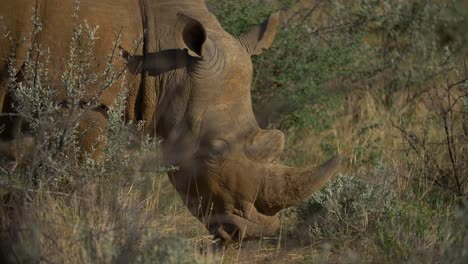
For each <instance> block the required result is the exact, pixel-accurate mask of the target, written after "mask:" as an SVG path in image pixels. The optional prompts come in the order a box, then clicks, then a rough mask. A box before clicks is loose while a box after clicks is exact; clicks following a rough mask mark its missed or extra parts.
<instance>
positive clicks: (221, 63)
mask: <svg viewBox="0 0 468 264" xmlns="http://www.w3.org/2000/svg"><path fill="white" fill-rule="evenodd" d="M37 4H38V10H39V15H40V19H41V21H42V24H43V30H42V32H40V34H39V36H38V40H39V41H40V43H41V46H42V47H48V48H50V50H51V51H52V55H53V56H52V57H53V60H54V61H53V62H52V65H54V66H55V68H54V71H56V72H58V73H60V72H61V71H63V68H64V61H63V58H66V56H67V52H68V45H69V43H70V39H71V36H72V28H73V24H72V23H73V20H72V18H71V14H72V12H73V1H72V0H39V1H38V2H37ZM34 5H35V1H33V0H15V1H3V0H2V1H0V16H2V17H3V23H5V24H6V27H7V28H8V29H9V30H10V32H11V34H13V36H14V37H15V38H17V39H21V38H22V37H25V36H27V34H28V33H29V32H31V31H32V23H31V17H32V14H33V11H34V8H33V7H34ZM79 17H80V18H84V19H86V20H87V22H88V23H89V24H90V25H99V31H98V32H99V40H98V42H97V46H96V48H95V55H96V61H97V63H98V64H102V65H104V64H105V62H106V56H107V54H108V52H109V50H111V48H112V45H113V44H112V41H113V40H114V39H115V32H121V34H122V40H121V47H122V49H123V50H124V52H123V53H122V54H123V55H124V56H125V59H126V60H121V61H122V62H121V63H122V66H125V65H124V63H125V61H126V62H127V63H128V64H127V65H126V66H127V67H128V69H129V70H128V75H129V76H127V79H128V80H131V81H130V88H129V95H128V98H127V105H126V119H127V120H129V121H140V120H142V121H144V122H145V124H146V125H147V126H148V130H149V131H152V133H154V134H155V135H157V136H158V137H160V138H162V139H163V143H162V149H163V154H164V159H165V161H166V162H167V163H168V164H171V165H175V166H178V167H179V169H178V170H176V171H173V172H170V173H169V175H168V176H169V179H170V181H171V182H172V184H173V185H174V187H175V188H176V189H177V191H178V193H179V194H180V196H181V197H182V200H183V201H184V203H185V204H186V206H187V207H188V209H189V210H190V212H191V213H192V214H193V215H194V216H195V217H197V218H198V219H199V220H200V221H201V222H202V223H203V224H204V225H205V226H206V228H207V229H208V230H209V232H210V233H211V234H213V235H214V236H215V237H218V238H221V239H222V240H231V239H242V238H251V237H259V236H261V235H272V234H275V232H276V231H277V230H278V227H279V221H278V215H277V214H278V212H279V211H280V210H281V209H283V208H286V207H289V206H292V205H296V204H298V203H300V202H301V201H302V200H303V199H304V198H306V197H308V196H310V194H312V193H313V192H315V191H317V190H318V189H319V188H320V187H321V186H323V185H324V184H325V183H326V182H327V181H328V180H329V179H330V178H331V177H332V175H333V173H334V171H335V169H336V168H337V167H338V166H339V163H340V159H339V158H338V157H335V158H332V159H331V160H329V161H327V162H325V163H324V164H323V165H321V166H320V167H318V168H316V169H314V170H311V171H309V170H304V169H298V168H292V167H287V166H284V165H281V164H279V163H277V162H276V160H277V158H278V156H279V155H280V154H281V152H282V149H283V144H284V135H283V133H282V132H280V131H278V130H264V129H261V128H260V127H259V125H258V123H257V121H256V119H255V116H254V114H253V111H252V103H251V95H250V85H251V81H252V62H251V56H253V55H259V54H261V53H262V50H263V49H265V48H268V47H269V46H270V45H271V43H272V41H273V38H274V36H275V34H276V26H277V25H278V23H279V14H278V13H275V14H272V15H271V16H270V17H269V18H268V19H267V20H266V21H264V22H263V23H262V24H259V25H258V26H255V27H253V28H252V29H251V30H250V31H248V32H246V33H245V34H243V35H242V36H241V37H239V38H236V37H233V36H232V35H230V34H228V33H227V32H225V31H224V30H223V28H222V27H221V25H220V24H219V22H218V20H217V19H216V17H215V16H214V15H213V14H211V13H210V12H209V11H208V9H207V7H206V4H205V2H204V1H203V0H81V4H80V11H79ZM141 36H143V44H142V45H141V46H140V47H139V48H138V49H137V50H136V53H135V54H130V53H128V52H127V51H130V50H132V48H133V47H134V41H135V40H137V39H138V38H140V37H141ZM24 46H25V44H24V43H23V44H22V45H19V46H13V45H11V43H10V42H8V41H6V40H5V39H3V40H2V39H0V58H1V61H0V108H1V112H2V113H11V112H13V109H12V99H11V96H9V93H8V91H7V88H6V79H7V78H8V69H7V58H8V56H9V54H11V52H14V53H15V59H16V61H17V62H18V63H20V64H21V63H22V62H23V61H24V56H25V52H26V48H25V47H24ZM18 74H20V73H18ZM56 75H57V76H60V74H56ZM57 78H60V77H57ZM57 83H60V81H59V80H58V81H57ZM57 89H60V87H57ZM119 89H120V87H119V85H116V86H115V87H111V88H110V89H108V90H107V91H106V92H104V93H103V94H102V96H101V97H100V98H99V103H100V104H101V106H103V107H99V108H96V109H93V110H90V111H88V112H87V114H86V115H85V116H84V117H83V118H82V119H81V121H80V126H79V129H81V130H83V131H87V133H84V135H82V136H80V138H79V140H80V144H82V147H83V148H84V149H86V150H88V151H89V150H90V149H91V147H92V146H94V145H96V140H97V139H98V137H99V135H100V133H101V130H102V129H103V128H104V127H105V126H106V122H107V120H106V111H105V109H106V107H109V106H111V105H112V103H113V102H114V100H115V99H116V96H117V94H118V93H119ZM89 93H90V94H92V93H93V91H92V89H90V91H89ZM64 100H66V99H64ZM0 121H1V122H2V123H3V125H5V126H6V129H5V131H3V132H2V134H1V141H0V149H1V150H0V154H1V155H3V156H8V157H11V158H16V159H19V158H20V157H19V156H21V155H22V154H20V153H21V152H22V151H21V150H18V149H17V148H15V147H13V146H18V145H22V144H21V142H23V141H25V139H24V138H21V136H18V135H20V134H21V133H18V128H17V126H15V123H16V122H17V120H15V118H14V117H11V116H9V115H4V116H2V117H1V119H0ZM18 142H19V144H18ZM24 148H26V147H24ZM98 155H99V153H96V158H97V157H98Z"/></svg>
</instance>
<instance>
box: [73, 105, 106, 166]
mask: <svg viewBox="0 0 468 264" xmlns="http://www.w3.org/2000/svg"><path fill="white" fill-rule="evenodd" d="M106 126H107V110H106V109H104V108H99V107H98V108H95V109H91V110H88V111H87V112H86V113H85V114H84V115H83V116H82V117H81V120H80V121H79V126H78V144H79V146H80V147H81V150H83V151H84V152H85V153H88V154H90V155H91V158H93V159H95V160H97V159H99V156H100V154H101V152H102V150H103V148H104V146H105V143H106V139H105V138H104V137H103V131H104V130H105V129H106Z"/></svg>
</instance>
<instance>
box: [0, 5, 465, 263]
mask: <svg viewBox="0 0 468 264" xmlns="http://www.w3.org/2000/svg"><path fill="white" fill-rule="evenodd" d="M207 2H208V4H209V7H210V9H211V10H212V11H213V12H214V13H215V14H216V15H217V17H218V18H219V20H220V22H221V24H222V25H223V26H224V28H225V29H226V30H227V31H228V32H231V33H232V34H233V35H239V34H241V33H242V32H244V31H245V30H246V29H247V28H248V27H249V26H251V25H253V24H257V23H258V22H259V21H258V20H259V18H260V17H265V18H266V17H267V16H268V14H270V13H272V12H274V11H276V10H283V12H282V18H283V24H282V25H281V30H280V31H279V33H278V36H277V39H276V40H275V42H274V45H273V47H272V48H271V49H270V50H268V51H265V52H264V54H263V55H262V56H259V57H256V58H254V64H255V65H254V68H255V73H254V76H255V77H254V82H253V96H254V109H255V112H256V115H257V119H258V121H259V123H260V124H261V125H262V126H264V127H274V128H279V129H281V130H282V131H284V132H285V133H286V138H287V140H288V142H287V143H286V150H285V152H284V153H283V155H282V159H283V160H285V161H287V162H289V163H292V164H296V165H303V166H313V165H314V164H318V163H319V162H320V161H323V160H324V159H326V158H328V157H330V156H332V155H334V154H336V153H337V152H338V153H340V154H341V155H342V156H344V157H345V159H346V164H345V166H344V168H343V169H342V171H341V174H340V175H339V176H338V177H336V178H335V179H334V180H333V181H332V182H331V183H330V184H329V185H327V187H326V188H325V189H323V190H322V191H320V192H318V193H316V194H315V195H313V196H312V197H310V198H309V199H308V200H307V201H305V202H304V203H303V204H301V205H300V206H298V207H294V208H290V209H288V210H285V211H284V212H283V213H282V218H281V221H282V228H281V232H280V234H279V237H276V238H265V239H262V240H259V241H246V242H244V243H242V245H238V247H237V248H234V247H229V248H227V249H225V250H224V251H219V252H211V250H210V249H211V247H210V239H209V236H207V233H206V231H205V230H204V228H203V226H202V225H201V224H199V223H198V222H197V220H196V219H195V218H193V217H192V216H190V214H189V213H188V212H187V210H186V209H185V207H184V206H182V203H181V201H180V200H179V198H178V196H177V195H176V193H175V191H174V190H173V188H172V186H171V185H170V183H169V182H168V180H167V177H166V176H165V175H164V172H165V171H166V170H168V169H170V168H162V167H161V166H159V165H157V164H158V155H159V154H158V152H157V149H158V146H157V144H155V143H153V141H151V140H150V139H148V138H146V137H144V136H141V134H140V133H139V130H140V127H141V124H136V125H126V124H124V123H123V121H122V120H123V118H122V111H123V100H124V98H125V93H122V94H121V95H120V97H119V100H118V102H117V103H116V105H115V107H113V108H112V110H111V111H110V114H109V117H110V121H109V126H108V128H107V131H106V135H107V144H106V146H107V147H106V149H105V150H104V153H105V154H104V157H105V158H104V160H102V161H101V162H102V163H101V164H96V163H95V161H94V160H92V159H91V158H90V157H88V156H86V157H82V156H80V154H79V153H81V152H79V144H77V142H76V141H77V139H76V135H77V133H78V123H77V120H78V119H79V117H80V115H82V114H83V113H84V111H86V110H87V109H90V108H92V107H94V106H95V105H94V104H93V102H91V103H89V104H88V105H85V106H80V105H79V103H78V102H79V101H80V99H81V98H82V96H84V91H85V90H86V88H87V87H89V86H96V85H98V86H99V87H101V89H102V90H105V89H106V88H107V87H109V86H110V85H111V84H115V83H121V85H122V87H123V88H125V80H122V78H118V77H119V76H120V73H121V69H115V68H114V66H113V61H115V60H117V59H119V58H118V56H115V52H116V50H115V49H114V50H113V51H110V54H109V63H108V65H107V66H106V67H105V69H104V70H103V71H102V70H101V71H98V70H97V69H96V68H95V67H94V66H93V65H92V63H91V62H92V57H93V54H92V47H93V45H94V42H95V39H96V38H97V37H98V35H99V31H98V30H97V29H96V28H94V27H93V26H91V25H86V24H84V25H81V24H76V25H75V31H74V37H73V39H72V40H71V43H70V51H69V55H68V60H67V62H68V63H67V67H66V70H65V72H64V73H63V75H62V78H61V80H62V84H63V87H65V92H66V93H67V95H68V97H69V98H70V101H69V102H68V103H67V107H64V106H63V105H59V104H57V103H56V102H55V101H54V100H50V99H51V98H54V97H55V96H57V95H56V94H54V93H53V92H51V91H52V90H51V89H48V87H49V86H50V85H51V83H50V80H49V79H48V71H50V70H51V69H50V65H48V64H47V62H48V61H49V60H48V59H47V58H50V56H53V53H51V52H49V51H47V50H43V49H41V47H36V46H32V47H31V53H30V54H29V56H28V57H27V59H26V67H25V68H24V76H23V80H22V81H21V82H19V81H18V80H17V79H16V78H15V74H11V77H10V81H9V87H10V89H11V90H12V91H15V93H14V96H15V99H16V100H17V101H18V102H20V103H18V104H17V105H16V110H17V111H18V113H19V114H20V115H21V116H22V117H23V118H24V119H26V120H27V121H28V123H29V124H30V128H31V131H32V134H33V135H34V137H35V138H36V139H40V140H38V142H41V144H39V145H38V146H37V147H36V148H35V149H34V151H33V155H32V157H30V161H32V162H30V163H28V164H22V165H17V164H11V163H8V162H6V161H2V163H1V164H0V165H1V172H0V177H1V178H0V194H1V195H2V208H1V210H0V219H1V225H2V226H1V227H0V228H1V233H0V241H1V242H2V243H1V245H0V249H1V250H0V251H1V252H0V256H1V258H2V260H3V259H4V260H5V261H10V262H67V263H68V262H70V263H71V262H78V263H94V262H104V263H108V262H124V263H134V262H140V263H151V262H156V261H159V262H160V263H196V262H201V263H205V262H208V263H209V262H214V263H218V262H225V263H233V262H240V263H243V262H249V263H252V262H259V263H261V262H277V263H341V262H344V263H348V262H349V263H367V262H369V263H401V262H409V263H433V262H436V263H466V262H467V261H468V226H467V221H466V219H467V217H468V211H467V208H468V198H467V195H468V151H467V149H468V69H467V66H466V65H467V62H466V60H467V56H468V32H467V31H466V28H467V27H468V19H467V18H468V5H467V4H466V3H465V2H466V1H465V2H464V1H461V0H459V1H457V0H445V1H430V0H423V1H401V0H386V1H380V0H359V1H345V0H332V1H324V0H316V1H299V0H297V1H295V0H290V1H277V0H255V1H251V0H240V1H228V0H210V1H207ZM34 23H35V29H36V31H39V30H41V25H40V24H39V22H38V21H37V20H34ZM0 29H1V27H0ZM0 33H1V30H0ZM118 39H119V36H116V42H115V47H118V44H119V43H118ZM37 56H39V57H42V58H45V59H44V60H41V61H44V63H42V64H39V65H38V64H37V63H36V62H37ZM77 56H79V57H81V58H84V59H83V60H82V61H80V63H78V62H77V60H76V58H77ZM82 62H84V63H82ZM16 67H17V65H15V62H14V61H11V63H10V70H11V72H12V73H13V72H16V71H15V68H16ZM123 90H125V89H123ZM65 145H67V146H68V147H67V148H64V146H65ZM122 153H124V154H122ZM154 175H158V176H157V177H155V176H154ZM199 248H202V249H204V250H198V249H199ZM200 251H202V252H203V254H201V252H200Z"/></svg>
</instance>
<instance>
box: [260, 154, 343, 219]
mask: <svg viewBox="0 0 468 264" xmlns="http://www.w3.org/2000/svg"><path fill="white" fill-rule="evenodd" d="M340 164H341V157H339V156H335V157H333V158H331V159H330V160H328V161H327V162H325V163H323V164H322V165H320V166H319V167H317V168H315V169H314V170H300V169H297V168H292V167H287V166H284V165H280V164H273V165H271V166H270V167H269V168H268V173H267V174H266V176H265V178H264V179H263V182H262V184H261V187H260V188H261V189H260V192H259V195H258V198H257V200H256V202H255V205H256V207H257V208H258V211H260V212H261V213H263V214H267V215H274V214H276V213H277V212H278V211H280V210H281V209H284V208H287V207H290V206H294V205H297V204H299V203H300V202H302V201H303V200H304V199H305V198H307V197H309V196H310V195H311V194H313V193H314V192H316V191H318V190H319V189H320V188H321V187H322V186H323V185H325V183H327V182H328V181H329V180H330V179H331V177H332V176H333V175H334V173H335V172H336V170H337V169H338V167H339V166H340Z"/></svg>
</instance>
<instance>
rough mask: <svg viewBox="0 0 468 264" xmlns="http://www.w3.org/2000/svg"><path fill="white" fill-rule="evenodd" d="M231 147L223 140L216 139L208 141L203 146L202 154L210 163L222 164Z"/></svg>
mask: <svg viewBox="0 0 468 264" xmlns="http://www.w3.org/2000/svg"><path fill="white" fill-rule="evenodd" d="M228 150H229V146H228V144H227V142H226V141H224V140H222V139H214V140H210V141H208V142H207V143H206V144H203V146H202V150H201V151H202V153H203V156H204V158H205V159H206V160H207V161H209V162H221V161H222V159H223V158H224V157H225V156H226V153H227V152H228Z"/></svg>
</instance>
